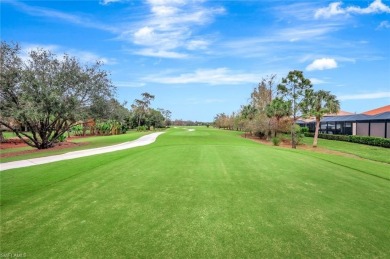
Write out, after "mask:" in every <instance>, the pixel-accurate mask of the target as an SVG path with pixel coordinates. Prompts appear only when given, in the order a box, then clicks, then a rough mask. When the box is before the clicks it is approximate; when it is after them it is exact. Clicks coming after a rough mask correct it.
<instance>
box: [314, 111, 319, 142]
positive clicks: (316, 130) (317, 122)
mask: <svg viewBox="0 0 390 259" xmlns="http://www.w3.org/2000/svg"><path fill="white" fill-rule="evenodd" d="M319 130H320V119H317V118H316V129H315V132H314V139H313V147H317V142H318V131H319Z"/></svg>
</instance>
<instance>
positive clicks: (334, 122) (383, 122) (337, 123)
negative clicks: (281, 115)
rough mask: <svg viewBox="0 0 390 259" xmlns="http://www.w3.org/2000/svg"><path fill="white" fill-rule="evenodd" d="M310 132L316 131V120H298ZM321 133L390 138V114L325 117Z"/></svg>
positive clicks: (321, 124)
mask: <svg viewBox="0 0 390 259" xmlns="http://www.w3.org/2000/svg"><path fill="white" fill-rule="evenodd" d="M297 124H299V125H301V126H306V127H308V128H309V131H310V132H314V130H315V120H311V121H308V120H305V121H303V120H298V121H297ZM319 132H320V133H324V134H338V135H359V136H372V137H381V138H390V112H384V113H381V114H378V115H365V114H354V115H346V116H331V117H324V118H322V119H321V122H320V130H319Z"/></svg>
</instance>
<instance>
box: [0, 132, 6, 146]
mask: <svg viewBox="0 0 390 259" xmlns="http://www.w3.org/2000/svg"><path fill="white" fill-rule="evenodd" d="M3 142H5V138H4V135H3V131H2V130H0V143H3Z"/></svg>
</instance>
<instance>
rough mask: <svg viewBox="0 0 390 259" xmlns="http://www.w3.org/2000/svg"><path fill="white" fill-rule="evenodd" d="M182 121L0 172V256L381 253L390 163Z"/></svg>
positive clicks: (389, 253) (386, 238)
mask: <svg viewBox="0 0 390 259" xmlns="http://www.w3.org/2000/svg"><path fill="white" fill-rule="evenodd" d="M191 129H194V130H192V131H189V130H188V129H184V128H176V129H174V128H172V129H168V130H167V132H166V133H165V134H162V135H160V136H159V137H158V138H157V140H156V142H154V143H153V144H150V145H148V146H143V147H137V148H133V149H128V150H122V151H117V152H112V153H107V154H100V155H95V156H90V157H84V158H77V159H73V160H66V161H60V162H55V163H50V164H44V165H39V166H32V167H28V168H19V169H12V170H7V171H3V172H1V173H0V177H1V178H0V180H1V182H0V183H1V186H0V187H1V234H0V235H1V240H0V242H1V249H0V250H1V251H0V252H1V254H2V255H9V254H14V255H17V254H21V255H25V256H26V257H27V258H280V257H300V258H313V257H314V258H345V257H347V258H389V257H390V249H389V247H390V231H389V227H390V199H389V197H390V165H389V164H387V163H380V162H375V161H371V160H367V159H358V158H351V157H345V156H337V155H332V154H321V153H313V152H308V151H304V150H292V149H285V148H279V147H273V146H266V145H262V144H259V143H256V142H253V141H251V140H248V139H244V138H241V137H240V136H239V135H240V133H239V132H233V131H225V130H218V129H211V128H206V127H193V128H191Z"/></svg>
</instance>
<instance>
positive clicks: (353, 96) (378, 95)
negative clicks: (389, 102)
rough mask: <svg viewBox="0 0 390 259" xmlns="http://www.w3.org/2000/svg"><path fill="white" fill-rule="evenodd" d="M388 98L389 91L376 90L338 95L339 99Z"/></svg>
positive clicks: (389, 95)
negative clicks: (374, 91)
mask: <svg viewBox="0 0 390 259" xmlns="http://www.w3.org/2000/svg"><path fill="white" fill-rule="evenodd" d="M383 98H390V92H377V93H365V94H350V95H341V96H338V99H339V100H342V101H345V100H367V99H383Z"/></svg>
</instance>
